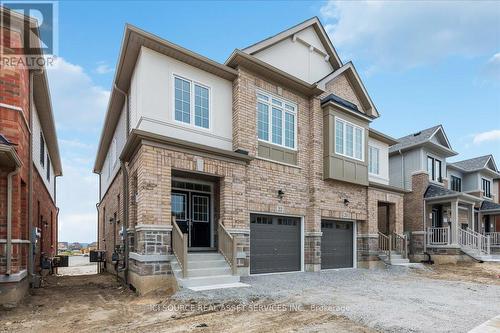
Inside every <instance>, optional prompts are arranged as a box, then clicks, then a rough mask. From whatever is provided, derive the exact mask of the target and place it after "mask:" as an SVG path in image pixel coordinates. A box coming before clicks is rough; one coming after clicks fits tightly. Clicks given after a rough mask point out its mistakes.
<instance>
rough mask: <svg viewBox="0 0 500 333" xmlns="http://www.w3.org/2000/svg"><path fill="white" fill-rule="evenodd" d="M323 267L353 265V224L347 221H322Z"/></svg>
mask: <svg viewBox="0 0 500 333" xmlns="http://www.w3.org/2000/svg"><path fill="white" fill-rule="evenodd" d="M321 231H322V232H323V237H322V238H321V268H322V269H328V268H344V267H352V258H353V253H352V252H353V241H352V233H353V224H352V223H351V222H345V221H328V220H323V221H321Z"/></svg>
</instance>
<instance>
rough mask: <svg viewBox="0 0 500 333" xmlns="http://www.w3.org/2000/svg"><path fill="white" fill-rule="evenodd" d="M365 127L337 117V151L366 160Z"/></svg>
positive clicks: (340, 153)
mask: <svg viewBox="0 0 500 333" xmlns="http://www.w3.org/2000/svg"><path fill="white" fill-rule="evenodd" d="M364 146H365V139H364V129H363V128H362V127H359V126H357V125H354V124H353V123H350V122H348V121H345V120H343V119H340V118H336V119H335V153H336V154H339V155H343V156H347V157H351V158H354V159H357V160H360V161H364V152H363V150H364Z"/></svg>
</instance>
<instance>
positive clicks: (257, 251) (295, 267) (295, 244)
mask: <svg viewBox="0 0 500 333" xmlns="http://www.w3.org/2000/svg"><path fill="white" fill-rule="evenodd" d="M300 245H301V242H300V218H296V217H284V216H271V215H257V214H251V215H250V273H252V274H259V273H276V272H291V271H300V247H301V246H300Z"/></svg>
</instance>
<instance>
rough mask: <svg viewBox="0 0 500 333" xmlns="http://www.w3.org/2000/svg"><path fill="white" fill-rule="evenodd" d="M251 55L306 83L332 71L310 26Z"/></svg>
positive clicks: (323, 49) (324, 50)
mask: <svg viewBox="0 0 500 333" xmlns="http://www.w3.org/2000/svg"><path fill="white" fill-rule="evenodd" d="M252 55H253V56H254V57H256V58H257V59H260V60H262V61H264V62H266V63H268V64H270V65H272V66H274V67H276V68H279V69H281V70H282V71H285V72H287V73H289V74H291V75H293V76H295V77H297V78H299V79H301V80H304V81H305V82H308V83H314V82H317V81H318V80H320V79H322V78H323V77H325V76H326V75H328V74H329V73H331V72H332V71H333V70H334V68H333V66H332V65H331V63H330V62H329V59H328V58H329V56H328V53H327V51H326V49H325V46H324V45H323V44H322V43H321V40H320V39H319V37H318V35H317V33H316V31H315V30H314V28H313V27H311V26H309V27H307V28H305V29H304V30H302V31H299V32H298V33H296V34H294V35H292V36H289V37H287V38H285V39H283V40H282V41H280V42H278V43H276V44H274V45H271V46H269V47H267V48H264V49H262V50H260V51H257V52H255V53H254V54H252Z"/></svg>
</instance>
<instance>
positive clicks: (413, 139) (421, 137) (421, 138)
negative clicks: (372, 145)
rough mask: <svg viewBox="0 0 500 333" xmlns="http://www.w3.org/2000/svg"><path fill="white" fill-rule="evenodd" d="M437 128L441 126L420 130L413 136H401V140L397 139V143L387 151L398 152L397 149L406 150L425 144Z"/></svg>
mask: <svg viewBox="0 0 500 333" xmlns="http://www.w3.org/2000/svg"><path fill="white" fill-rule="evenodd" d="M439 127H441V125H436V126H433V127H431V128H427V129H424V130H421V131H419V132H416V133H413V134H410V135H407V136H403V137H402V138H399V139H397V141H398V142H399V143H397V144H395V145H393V146H391V147H390V148H389V151H390V152H394V151H398V150H399V149H403V148H406V147H409V146H413V145H416V144H419V143H423V142H426V141H428V140H429V139H430V138H431V137H432V134H434V132H436V130H437V129H438V128H439Z"/></svg>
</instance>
